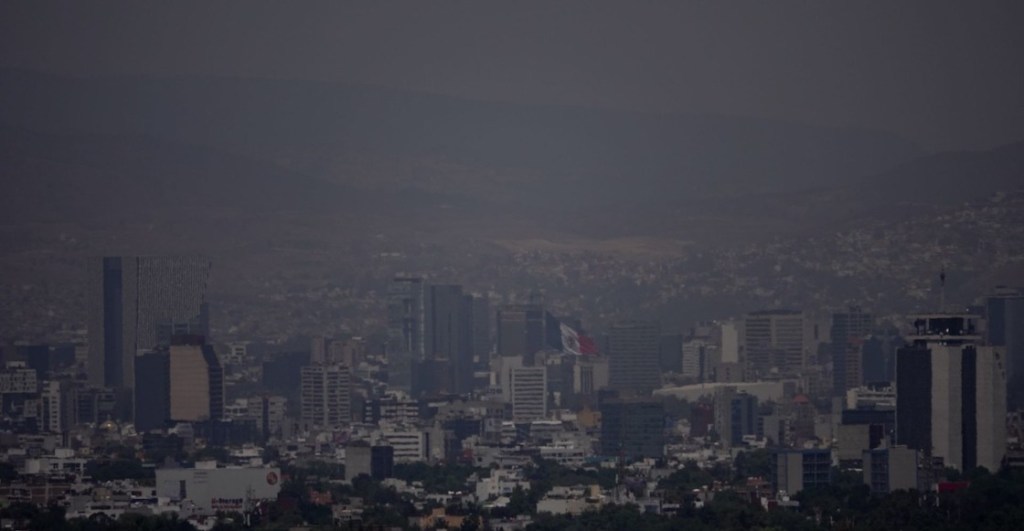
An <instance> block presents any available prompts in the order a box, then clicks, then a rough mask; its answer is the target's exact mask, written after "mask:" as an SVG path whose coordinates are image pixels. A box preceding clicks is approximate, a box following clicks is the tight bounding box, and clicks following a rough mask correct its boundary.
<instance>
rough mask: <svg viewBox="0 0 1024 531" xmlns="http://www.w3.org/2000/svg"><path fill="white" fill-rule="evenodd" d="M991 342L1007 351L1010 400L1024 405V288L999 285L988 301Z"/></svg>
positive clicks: (1015, 406)
mask: <svg viewBox="0 0 1024 531" xmlns="http://www.w3.org/2000/svg"><path fill="white" fill-rule="evenodd" d="M985 313H986V315H985V317H986V320H987V323H986V324H987V327H986V328H987V330H986V331H987V337H986V339H987V342H988V344H989V345H993V346H1000V347H1003V348H1004V350H1005V352H1006V382H1007V388H1006V389H1007V403H1008V407H1009V409H1010V410H1016V409H1020V408H1024V288H1011V287H1006V286H999V287H997V288H996V289H995V292H994V293H993V294H992V295H991V296H989V297H988V298H987V299H986V300H985Z"/></svg>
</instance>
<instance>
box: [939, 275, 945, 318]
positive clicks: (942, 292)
mask: <svg viewBox="0 0 1024 531" xmlns="http://www.w3.org/2000/svg"><path fill="white" fill-rule="evenodd" d="M939 311H940V312H944V311H946V266H945V264H943V266H942V271H941V272H940V273H939Z"/></svg>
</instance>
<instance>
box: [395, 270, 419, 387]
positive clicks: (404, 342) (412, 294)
mask: <svg viewBox="0 0 1024 531" xmlns="http://www.w3.org/2000/svg"><path fill="white" fill-rule="evenodd" d="M425 336H426V292H425V286H424V283H423V279H422V278H419V277H397V278H395V279H394V280H393V281H392V282H391V286H390V287H389V288H388V346H387V355H388V385H389V386H390V387H392V388H394V389H399V390H402V391H404V392H406V393H412V388H413V381H412V379H413V365H414V364H415V363H418V362H422V361H423V360H425V359H426V337H425Z"/></svg>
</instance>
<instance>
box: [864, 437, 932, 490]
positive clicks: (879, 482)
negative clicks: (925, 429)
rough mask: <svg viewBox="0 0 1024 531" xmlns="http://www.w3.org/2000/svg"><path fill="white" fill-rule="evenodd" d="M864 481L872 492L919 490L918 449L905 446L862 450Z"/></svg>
mask: <svg viewBox="0 0 1024 531" xmlns="http://www.w3.org/2000/svg"><path fill="white" fill-rule="evenodd" d="M862 460H863V468H864V483H865V484H866V485H867V486H869V487H871V492H872V493H873V494H888V493H890V492H892V491H895V490H920V482H919V481H918V478H919V472H918V466H919V465H920V461H921V454H920V452H919V451H917V450H914V449H911V448H907V447H905V446H896V447H891V448H876V449H873V450H864V453H863V454H862Z"/></svg>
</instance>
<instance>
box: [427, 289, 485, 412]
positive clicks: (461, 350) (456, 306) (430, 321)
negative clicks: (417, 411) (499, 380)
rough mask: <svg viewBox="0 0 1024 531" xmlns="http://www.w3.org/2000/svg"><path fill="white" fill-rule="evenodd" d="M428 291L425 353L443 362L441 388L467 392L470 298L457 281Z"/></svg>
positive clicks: (470, 366)
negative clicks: (442, 385) (445, 383)
mask: <svg viewBox="0 0 1024 531" xmlns="http://www.w3.org/2000/svg"><path fill="white" fill-rule="evenodd" d="M429 293H430V296H429V298H428V307H427V311H426V316H427V327H426V357H427V358H428V359H430V360H434V361H441V362H443V363H444V367H445V368H446V369H447V373H448V374H447V378H445V380H446V381H447V383H448V387H449V388H448V389H444V390H445V391H447V392H450V393H455V394H464V393H468V392H470V391H471V390H472V389H473V299H472V297H467V296H466V295H464V294H463V293H462V286H458V285H439V286H430V290H429ZM422 387H423V388H425V389H431V388H434V387H436V386H431V385H423V386H422Z"/></svg>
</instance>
